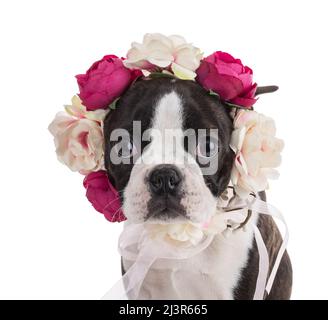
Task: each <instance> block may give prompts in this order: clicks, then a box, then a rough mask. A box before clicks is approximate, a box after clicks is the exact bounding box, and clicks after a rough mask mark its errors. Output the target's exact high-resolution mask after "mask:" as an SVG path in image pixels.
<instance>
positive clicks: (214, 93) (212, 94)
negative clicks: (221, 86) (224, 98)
mask: <svg viewBox="0 0 328 320" xmlns="http://www.w3.org/2000/svg"><path fill="white" fill-rule="evenodd" d="M208 94H209V95H210V96H216V97H219V98H220V95H219V94H218V93H216V92H214V91H213V90H211V89H210V91H209V92H208Z"/></svg>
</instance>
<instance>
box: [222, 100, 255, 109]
mask: <svg viewBox="0 0 328 320" xmlns="http://www.w3.org/2000/svg"><path fill="white" fill-rule="evenodd" d="M224 104H225V105H226V106H228V107H231V108H237V109H244V110H254V108H253V107H250V108H246V107H243V106H239V105H237V104H234V103H231V102H227V101H224Z"/></svg>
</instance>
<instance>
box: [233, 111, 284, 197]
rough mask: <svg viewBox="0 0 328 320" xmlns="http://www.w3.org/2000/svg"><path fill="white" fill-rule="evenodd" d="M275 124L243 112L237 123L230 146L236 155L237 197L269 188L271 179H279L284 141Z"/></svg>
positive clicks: (254, 114)
mask: <svg viewBox="0 0 328 320" xmlns="http://www.w3.org/2000/svg"><path fill="white" fill-rule="evenodd" d="M275 135H276V128H275V124H274V121H273V120H272V119H271V118H268V117H266V116H264V115H262V114H259V113H257V112H255V111H246V110H240V111H239V112H238V114H237V116H236V118H235V120H234V131H233V133H232V137H231V143H230V146H231V148H232V150H233V151H234V152H235V154H236V158H235V162H234V166H233V169H232V174H231V182H232V184H233V185H234V187H235V190H236V192H237V194H238V195H239V196H241V197H246V196H247V195H248V194H249V193H250V192H259V191H263V190H265V189H267V188H268V178H271V179H273V178H277V177H278V172H277V171H276V170H275V169H274V168H276V167H278V166H279V165H280V162H281V155H280V153H281V151H282V149H283V146H284V144H283V141H282V140H280V139H278V138H276V137H275Z"/></svg>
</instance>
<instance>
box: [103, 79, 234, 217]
mask: <svg viewBox="0 0 328 320" xmlns="http://www.w3.org/2000/svg"><path fill="white" fill-rule="evenodd" d="M117 132H124V134H122V135H121V137H120V138H118V136H120V134H117ZM213 132H214V134H213ZM231 132H232V120H231V118H230V117H229V114H228V112H227V111H226V109H225V107H224V106H223V105H221V104H220V102H219V101H218V99H217V98H216V97H212V96H210V95H208V93H207V92H206V91H205V90H204V89H203V88H202V87H200V86H199V85H198V84H196V83H195V82H193V81H185V80H177V79H169V78H160V79H152V80H144V81H138V82H136V83H134V84H133V85H132V86H131V88H130V89H129V90H128V91H127V92H126V93H125V94H124V95H123V96H122V97H121V99H120V100H119V102H118V105H117V110H112V111H111V112H109V114H108V115H107V117H106V119H105V123H104V135H105V166H106V169H107V172H108V176H109V179H110V180H111V182H112V183H113V185H114V186H115V187H116V189H117V190H118V191H119V194H120V196H121V201H122V203H123V211H124V214H125V215H126V217H127V218H128V220H129V221H131V222H156V223H163V222H164V223H170V222H179V221H184V222H185V221H186V220H190V221H192V222H204V221H207V220H208V219H209V218H210V217H211V216H212V215H213V214H214V213H215V210H216V204H217V200H218V197H219V196H220V194H221V193H222V192H223V191H224V190H225V189H226V187H227V185H228V183H229V179H230V173H231V168H232V163H233V152H232V150H231V149H230V147H229V142H230V136H231ZM115 159H121V162H120V161H116V160H115ZM209 164H210V165H209ZM209 167H210V168H211V170H208V168H209ZM206 170H208V172H206ZM204 172H206V173H204Z"/></svg>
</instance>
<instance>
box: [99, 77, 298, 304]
mask: <svg viewBox="0 0 328 320" xmlns="http://www.w3.org/2000/svg"><path fill="white" fill-rule="evenodd" d="M116 108H117V110H111V112H109V113H108V115H107V117H106V119H105V122H104V135H105V166H106V170H107V172H108V177H109V179H110V181H111V183H112V184H113V185H114V186H115V187H116V189H117V190H118V191H119V194H120V197H121V201H122V205H123V211H124V214H125V216H126V217H127V218H128V221H129V222H130V223H149V222H153V223H157V222H158V223H170V222H185V221H191V222H195V223H198V222H203V221H206V220H208V218H209V217H211V216H212V215H214V213H215V212H216V210H217V202H218V199H219V197H220V196H221V194H222V193H223V192H224V191H225V190H226V189H227V187H228V184H229V181H230V175H231V170H232V165H233V160H234V153H233V151H232V150H231V149H230V147H229V143H230V138H231V133H232V130H233V119H232V117H231V115H230V112H231V110H229V109H228V107H227V106H225V105H224V104H223V103H221V102H220V100H219V99H218V97H215V96H211V95H209V94H208V92H207V91H206V90H205V89H203V88H202V87H201V86H199V85H198V84H197V83H195V82H193V81H186V80H178V79H171V78H158V79H149V80H143V81H137V82H135V83H134V84H133V85H132V86H131V87H130V88H129V89H128V90H127V92H126V93H125V94H124V95H123V96H122V97H121V98H120V100H119V101H118V103H117V106H116ZM136 122H137V123H140V134H141V135H142V136H147V137H148V138H147V139H139V140H140V141H141V142H140V143H138V142H136V141H134V139H133V138H132V137H133V130H134V123H136ZM116 129H125V130H126V132H129V133H130V138H129V139H128V140H125V142H123V146H122V141H121V142H120V143H121V148H120V150H121V151H117V152H120V156H122V157H123V158H124V157H125V158H130V157H134V158H135V159H136V161H130V162H126V163H124V162H123V163H122V162H121V163H116V162H115V161H113V157H112V155H113V152H114V153H115V150H118V148H116V144H117V143H118V142H117V141H116V142H115V141H112V139H111V134H112V133H113V132H114V130H116ZM167 129H170V132H171V134H172V132H173V136H174V137H173V138H175V142H176V143H175V144H174V147H173V146H172V143H170V142H167V140H166V139H165V142H163V139H162V138H161V135H157V134H153V132H157V133H163V135H164V131H166V130H167ZM199 129H203V130H205V132H208V131H209V130H210V129H217V132H218V134H217V138H216V139H211V137H210V136H208V137H205V139H201V142H198V145H195V146H194V147H192V148H190V145H189V144H188V142H187V141H186V139H185V135H184V133H185V132H186V131H188V130H193V131H191V132H195V134H196V135H197V132H199ZM134 135H135V133H134ZM139 138H140V137H139ZM196 138H197V137H196ZM137 140H138V139H137ZM169 141H171V140H169ZM196 141H198V140H197V139H196ZM190 149H192V150H190ZM122 150H123V151H122ZM173 153H174V155H175V156H174V157H173V156H172V155H173ZM211 158H212V161H213V159H215V160H214V161H215V170H214V172H210V173H207V174H204V170H203V169H204V167H205V166H206V160H210V159H211ZM140 159H143V160H144V161H140ZM186 159H187V160H188V161H185V160H186ZM200 160H202V161H200ZM212 171H213V170H212ZM264 197H265V195H264V193H263V192H262V193H261V198H262V199H263V200H265V199H264ZM247 223H255V224H256V225H257V226H258V228H259V230H260V231H261V234H262V237H263V240H264V242H265V244H266V247H267V250H268V254H269V258H270V269H271V268H272V266H273V264H274V262H275V259H276V255H277V252H278V250H279V247H280V245H281V242H282V239H281V235H280V233H279V230H278V228H277V226H276V225H275V223H274V221H273V219H272V218H271V217H269V216H266V215H257V214H252V215H251V217H250V218H249V220H248V221H247ZM131 264H132V262H131V261H127V260H123V261H122V269H123V273H124V272H125V271H126V270H128V269H129V267H130V266H131ZM258 264H259V254H258V250H257V247H256V243H255V240H254V232H253V229H252V228H242V229H239V230H236V231H235V232H234V233H232V234H231V235H230V236H229V237H224V236H223V235H222V234H218V235H216V236H215V238H214V240H213V241H212V243H211V244H210V245H209V246H208V247H207V248H206V249H205V250H204V251H203V252H201V253H199V254H198V255H196V256H194V257H192V258H189V259H185V260H162V262H161V263H160V264H158V263H157V264H154V265H153V266H152V267H151V269H150V270H149V272H148V273H147V275H146V278H145V280H144V282H143V284H142V286H141V289H140V294H139V297H138V298H139V299H253V295H254V291H255V287H256V280H257V275H258ZM291 287H292V267H291V262H290V259H289V256H288V254H287V252H285V253H284V256H283V258H282V260H281V263H280V266H279V269H278V272H277V275H276V278H275V281H274V283H273V286H272V289H271V292H270V294H269V295H267V296H266V297H265V299H289V298H290V295H291Z"/></svg>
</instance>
